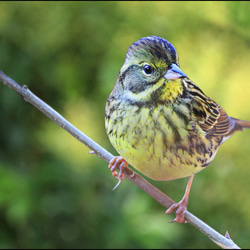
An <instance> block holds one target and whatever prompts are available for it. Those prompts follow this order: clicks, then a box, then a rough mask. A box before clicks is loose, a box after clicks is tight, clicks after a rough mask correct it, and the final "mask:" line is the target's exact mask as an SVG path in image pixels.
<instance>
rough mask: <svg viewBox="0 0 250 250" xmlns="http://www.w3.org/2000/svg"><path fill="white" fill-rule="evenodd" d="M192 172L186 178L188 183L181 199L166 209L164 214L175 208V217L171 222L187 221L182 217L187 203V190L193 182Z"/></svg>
mask: <svg viewBox="0 0 250 250" xmlns="http://www.w3.org/2000/svg"><path fill="white" fill-rule="evenodd" d="M193 179H194V174H193V175H191V176H190V177H189V179H188V184H187V187H186V191H185V194H184V196H183V198H182V200H181V201H180V202H178V203H175V204H173V205H172V206H171V207H170V208H169V209H168V210H167V211H166V214H170V213H171V212H173V211H174V210H175V209H176V212H175V213H176V217H175V219H174V220H172V221H170V223H171V222H175V221H176V222H178V223H187V221H186V220H185V219H184V216H185V211H186V210H187V204H188V198H189V192H190V189H191V186H192V183H193Z"/></svg>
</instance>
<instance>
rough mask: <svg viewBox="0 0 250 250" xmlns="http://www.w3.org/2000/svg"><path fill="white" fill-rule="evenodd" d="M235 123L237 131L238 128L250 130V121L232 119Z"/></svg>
mask: <svg viewBox="0 0 250 250" xmlns="http://www.w3.org/2000/svg"><path fill="white" fill-rule="evenodd" d="M231 119H233V120H234V121H235V127H236V128H235V129H237V127H238V128H239V129H240V128H241V129H240V130H242V129H243V128H248V129H250V121H244V120H240V119H236V118H232V117H231Z"/></svg>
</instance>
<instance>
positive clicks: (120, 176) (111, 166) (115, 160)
mask: <svg viewBox="0 0 250 250" xmlns="http://www.w3.org/2000/svg"><path fill="white" fill-rule="evenodd" d="M119 165H120V169H119V173H117V172H116V169H118V166H119ZM127 166H128V163H127V162H126V161H125V160H124V158H122V157H121V156H116V157H114V158H113V159H112V160H111V161H110V162H109V166H108V167H109V169H110V170H111V172H112V175H113V176H114V177H115V178H116V179H118V180H119V181H118V183H117V184H116V185H115V187H114V188H113V189H112V190H115V189H116V188H117V187H118V186H119V185H120V183H121V181H122V180H123V179H125V177H126V175H125V173H124V172H123V170H124V168H125V167H127Z"/></svg>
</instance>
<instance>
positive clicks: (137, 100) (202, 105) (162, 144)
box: [105, 36, 250, 223]
mask: <svg viewBox="0 0 250 250" xmlns="http://www.w3.org/2000/svg"><path fill="white" fill-rule="evenodd" d="M105 128H106V132H107V135H108V137H109V140H110V142H111V144H112V145H113V146H114V148H115V149H116V150H117V152H118V153H119V154H120V155H121V156H120V157H115V158H114V159H112V160H111V161H110V163H109V168H110V169H111V171H112V173H113V175H114V176H115V177H116V178H118V179H119V183H120V181H121V180H122V179H123V178H124V174H123V173H122V171H121V169H120V172H119V174H118V173H117V172H116V169H117V167H118V164H121V165H124V166H126V165H128V164H130V165H131V166H133V167H134V168H135V169H137V170H138V171H140V172H141V173H143V174H144V175H146V176H147V177H149V178H151V179H153V180H158V181H168V180H174V179H179V178H183V177H189V180H188V184H187V187H186V192H185V194H184V196H183V198H182V200H181V201H180V202H179V203H176V204H173V205H172V206H171V207H170V208H169V209H168V210H167V211H166V213H167V214H169V213H171V212H172V211H174V210H176V218H175V219H174V220H173V221H176V222H178V223H186V222H187V221H186V220H185V218H184V214H185V210H186V208H187V203H188V198H189V192H190V188H191V185H192V182H193V178H194V174H195V173H197V172H199V171H201V170H202V169H204V168H205V167H207V166H208V165H209V164H210V163H211V161H212V160H213V159H214V157H215V155H216V153H217V150H218V148H219V146H220V145H221V144H222V143H223V142H224V141H226V140H227V139H228V138H229V137H231V136H232V135H233V134H234V132H236V131H241V130H243V128H248V129H249V128H250V122H249V121H243V120H239V119H235V118H232V117H230V116H228V115H227V113H226V112H225V111H224V110H223V109H222V108H221V107H220V106H219V105H218V104H217V103H216V102H214V101H213V100H212V99H210V98H209V97H208V96H206V95H205V94H204V93H203V91H202V90H201V89H200V88H199V87H198V86H197V85H196V84H194V83H193V82H192V81H191V80H190V79H189V78H188V77H187V75H186V74H185V73H184V72H183V71H182V70H181V69H180V66H179V60H178V55H177V52H176V50H175V48H174V47H173V45H172V44H171V43H170V42H168V41H167V40H165V39H163V38H160V37H158V36H149V37H144V38H141V39H139V40H138V41H136V42H135V43H133V44H132V45H131V46H130V47H129V49H128V52H127V55H126V59H125V62H124V64H123V66H122V67H121V69H120V72H119V74H118V77H117V79H116V82H115V85H114V88H113V90H112V92H111V93H110V95H109V97H108V100H107V102H106V107H105ZM119 183H118V184H119ZM173 221H172V222H173Z"/></svg>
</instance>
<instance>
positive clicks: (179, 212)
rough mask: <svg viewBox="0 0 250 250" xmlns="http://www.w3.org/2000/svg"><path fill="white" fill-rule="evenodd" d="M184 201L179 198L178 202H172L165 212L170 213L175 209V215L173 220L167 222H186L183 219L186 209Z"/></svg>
mask: <svg viewBox="0 0 250 250" xmlns="http://www.w3.org/2000/svg"><path fill="white" fill-rule="evenodd" d="M185 203H186V202H185V201H183V200H181V201H180V202H178V203H175V204H173V205H172V206H171V207H170V208H169V209H168V210H167V211H166V214H170V213H171V212H173V211H174V210H176V212H175V213H176V217H175V219H174V220H172V221H170V222H169V223H173V222H177V223H187V221H186V220H185V218H184V217H185V211H186V210H187V204H185Z"/></svg>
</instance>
